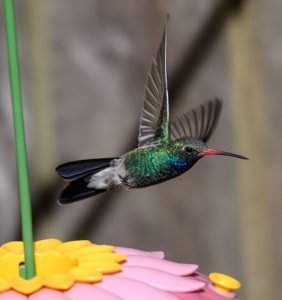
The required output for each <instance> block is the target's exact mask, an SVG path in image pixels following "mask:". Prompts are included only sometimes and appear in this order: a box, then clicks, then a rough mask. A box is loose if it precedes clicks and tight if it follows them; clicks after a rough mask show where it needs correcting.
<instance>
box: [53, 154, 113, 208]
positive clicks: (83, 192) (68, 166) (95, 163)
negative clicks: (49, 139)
mask: <svg viewBox="0 0 282 300" xmlns="http://www.w3.org/2000/svg"><path fill="white" fill-rule="evenodd" d="M113 159H114V158H102V159H86V160H78V161H72V162H67V163H64V164H62V165H59V166H58V167H57V168H56V171H57V173H58V175H60V176H61V177H62V178H63V179H65V180H68V181H70V183H69V185H68V186H67V187H66V188H65V189H64V190H63V191H62V193H61V195H60V197H59V199H58V203H59V204H61V205H63V204H68V203H72V202H75V201H79V200H82V199H86V198H89V197H92V196H95V195H98V194H100V193H103V192H106V191H107V190H106V189H99V190H98V189H97V190H96V189H94V188H88V187H87V185H88V183H89V179H90V177H91V176H92V175H94V174H96V173H98V172H100V171H102V170H103V169H106V168H109V167H110V163H111V161H112V160H113Z"/></svg>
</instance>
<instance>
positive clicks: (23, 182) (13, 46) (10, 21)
mask: <svg viewBox="0 0 282 300" xmlns="http://www.w3.org/2000/svg"><path fill="white" fill-rule="evenodd" d="M4 14H5V26H6V39H7V49H8V60H9V75H10V89H11V97H12V106H13V118H14V130H15V139H16V155H17V168H18V186H19V197H20V210H21V224H22V237H23V242H24V257H25V268H24V269H25V276H24V277H25V279H31V278H32V277H34V276H35V264H34V250H33V234H32V216H31V205H30V193H29V180H28V168H27V155H26V144H25V134H24V120H23V110H22V97H21V84H20V72H19V59H18V48H17V35H16V24H15V13H14V2H13V0H4Z"/></svg>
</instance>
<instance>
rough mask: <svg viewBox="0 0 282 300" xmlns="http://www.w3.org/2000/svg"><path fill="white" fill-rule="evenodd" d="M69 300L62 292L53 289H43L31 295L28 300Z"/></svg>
mask: <svg viewBox="0 0 282 300" xmlns="http://www.w3.org/2000/svg"><path fill="white" fill-rule="evenodd" d="M50 299H52V300H69V298H68V297H67V296H66V295H65V294H64V293H63V292H62V291H56V290H52V289H47V288H43V289H41V290H39V291H38V292H35V293H34V294H32V295H30V296H29V298H28V300H50Z"/></svg>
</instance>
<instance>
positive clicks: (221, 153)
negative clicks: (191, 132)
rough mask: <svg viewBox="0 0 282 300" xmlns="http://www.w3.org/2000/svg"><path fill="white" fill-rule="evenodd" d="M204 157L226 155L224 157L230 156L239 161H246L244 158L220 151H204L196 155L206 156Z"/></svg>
mask: <svg viewBox="0 0 282 300" xmlns="http://www.w3.org/2000/svg"><path fill="white" fill-rule="evenodd" d="M206 155H226V156H232V157H236V158H240V159H248V158H247V157H245V156H242V155H239V154H235V153H230V152H226V151H222V150H217V149H210V148H208V149H204V150H202V151H200V152H199V153H198V156H206Z"/></svg>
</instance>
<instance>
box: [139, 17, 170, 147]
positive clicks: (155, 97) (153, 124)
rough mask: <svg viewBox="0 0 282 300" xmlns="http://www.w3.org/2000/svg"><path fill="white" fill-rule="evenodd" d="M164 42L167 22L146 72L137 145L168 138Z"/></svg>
mask: <svg viewBox="0 0 282 300" xmlns="http://www.w3.org/2000/svg"><path fill="white" fill-rule="evenodd" d="M166 44H167V22H166V26H165V30H164V34H163V38H162V42H161V44H160V47H159V50H158V52H157V57H156V59H154V60H153V62H152V66H151V70H150V72H149V73H148V78H147V84H146V86H145V92H144V97H143V107H142V112H141V117H140V125H139V135H138V141H139V144H138V147H140V146H143V145H145V144H150V143H155V142H156V141H157V140H161V139H162V140H168V139H169V104H168V90H167V62H166Z"/></svg>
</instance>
